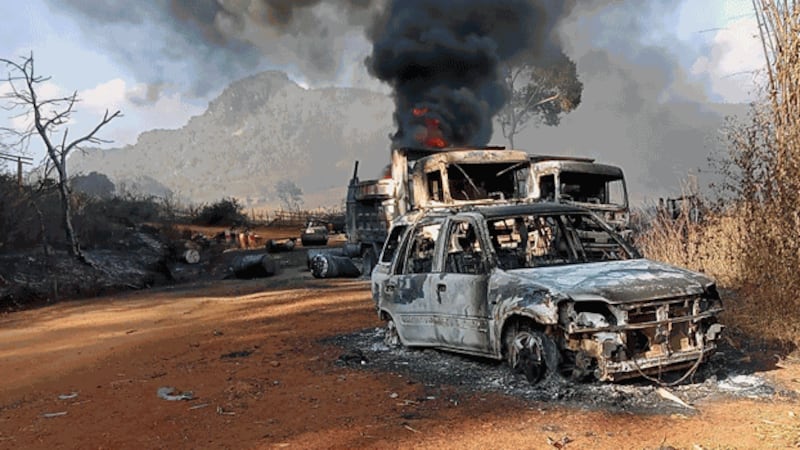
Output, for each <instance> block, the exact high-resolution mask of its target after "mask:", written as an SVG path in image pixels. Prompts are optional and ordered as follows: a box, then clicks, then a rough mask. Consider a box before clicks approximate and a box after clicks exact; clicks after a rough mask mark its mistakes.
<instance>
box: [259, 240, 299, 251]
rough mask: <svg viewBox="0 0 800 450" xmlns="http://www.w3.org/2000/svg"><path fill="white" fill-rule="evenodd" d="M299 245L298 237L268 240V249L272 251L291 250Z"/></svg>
mask: <svg viewBox="0 0 800 450" xmlns="http://www.w3.org/2000/svg"><path fill="white" fill-rule="evenodd" d="M295 246H297V238H294V237H292V238H283V239H270V240H269V241H267V245H266V248H267V251H268V252H270V253H281V252H290V251H292V250H294V248H295Z"/></svg>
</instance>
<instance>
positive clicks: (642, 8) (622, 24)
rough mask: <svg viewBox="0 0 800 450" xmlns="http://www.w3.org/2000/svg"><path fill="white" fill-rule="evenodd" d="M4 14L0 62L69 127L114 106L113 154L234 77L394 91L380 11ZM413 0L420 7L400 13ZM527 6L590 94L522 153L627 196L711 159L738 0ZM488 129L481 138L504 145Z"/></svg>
mask: <svg viewBox="0 0 800 450" xmlns="http://www.w3.org/2000/svg"><path fill="white" fill-rule="evenodd" d="M520 2H521V3H525V2H522V0H520ZM12 3H14V2H3V3H2V4H0V14H2V15H3V16H4V17H7V18H8V20H7V21H6V22H5V23H6V25H7V26H4V27H3V29H2V30H0V55H1V56H3V57H10V58H13V57H15V56H17V55H26V54H28V53H29V52H30V51H34V52H35V55H36V58H37V68H38V71H39V73H41V74H47V75H51V76H53V78H52V80H51V82H50V83H49V84H48V87H47V88H48V90H49V91H50V92H53V93H61V92H71V91H72V90H73V89H78V90H79V91H80V93H81V96H82V97H83V98H84V102H83V103H82V105H81V106H82V107H81V111H80V114H79V115H78V116H76V123H75V124H74V126H76V127H80V126H81V125H84V126H87V125H88V124H91V123H92V122H93V121H94V115H96V114H98V113H101V111H102V110H103V109H105V108H106V107H110V108H115V107H116V108H121V109H123V110H124V111H125V113H126V118H125V120H124V121H118V122H117V123H113V124H112V126H110V127H109V128H108V134H109V135H107V137H110V138H112V139H114V140H116V142H117V145H118V144H120V143H122V144H124V143H131V142H133V141H135V138H136V136H137V135H138V133H140V132H142V131H145V130H148V129H151V128H156V127H177V126H180V125H181V124H182V123H184V122H185V121H186V119H187V118H188V117H190V116H191V115H194V114H199V113H201V112H202V111H203V110H204V108H205V106H206V104H207V102H208V100H210V99H211V98H213V97H214V96H215V95H217V94H218V93H219V92H220V91H221V90H222V89H223V88H224V87H225V86H227V85H228V84H229V83H230V82H231V81H233V80H235V79H239V78H242V77H244V76H247V75H250V74H252V73H255V72H258V71H262V70H265V69H279V70H284V71H286V72H287V73H288V74H289V76H290V78H292V79H293V80H295V81H296V82H298V83H299V84H301V85H302V86H310V87H317V86H328V85H337V86H359V87H367V88H371V89H376V90H380V91H381V92H385V93H387V94H388V93H390V92H391V88H392V87H397V86H396V85H391V84H385V83H381V82H380V81H379V80H377V79H376V78H375V77H374V76H373V75H374V74H376V72H375V71H374V70H373V72H372V74H371V73H370V71H369V70H368V68H367V65H365V63H364V61H365V59H366V58H367V57H368V56H369V55H370V54H372V50H373V48H372V43H371V40H370V37H372V38H376V40H377V38H379V37H380V35H381V34H382V33H377V34H376V32H375V29H374V28H373V29H372V33H371V34H370V33H368V30H369V29H370V24H373V23H375V20H376V17H384V18H385V16H381V13H382V12H385V11H386V8H387V5H389V6H391V5H392V4H393V3H392V2H390V1H389V0H300V1H296V0H295V1H292V0H164V1H161V0H141V1H137V2H118V1H114V0H31V1H28V2H25V3H24V4H22V5H20V4H12ZM411 3H414V4H416V3H417V2H416V1H415V2H403V1H399V2H397V4H398V5H401V7H402V5H404V4H409V5H410V4H411ZM433 3H437V2H433ZM442 3H447V4H451V3H452V4H453V5H456V4H458V5H461V6H464V5H468V4H480V3H481V2H476V1H472V0H471V1H466V0H465V1H464V2H463V3H464V4H463V5H462V4H461V3H462V2H442ZM488 3H499V2H488ZM488 3H487V4H488ZM510 3H515V2H514V1H512V2H510ZM536 4H538V5H546V4H549V5H550V6H551V7H552V6H553V5H558V6H559V7H560V9H561V11H560V12H559V13H557V14H556V15H555V17H557V18H558V22H557V23H554V22H545V23H544V25H543V28H545V29H546V28H548V27H549V26H551V25H552V26H555V27H556V35H557V36H559V37H560V39H559V40H558V42H557V43H558V44H561V45H563V49H564V51H565V52H566V53H567V55H569V56H570V57H571V58H573V59H574V60H575V61H576V63H577V69H578V72H579V75H580V77H581V81H582V82H583V83H584V92H583V100H582V103H581V105H580V106H579V108H578V109H577V110H576V111H574V112H573V113H571V114H569V115H567V116H566V117H565V118H564V119H563V120H562V124H561V126H560V127H558V128H541V127H538V128H537V127H529V128H528V129H527V130H526V131H525V133H524V134H523V135H522V136H520V137H519V138H518V139H517V140H516V143H517V146H518V147H521V148H524V149H525V150H528V151H529V152H535V153H566V152H573V153H581V154H588V155H590V156H596V157H598V158H600V159H603V160H608V161H611V162H614V163H618V164H621V165H623V166H624V167H625V166H631V167H626V169H627V171H628V173H629V174H630V175H629V176H630V178H631V183H632V184H633V186H632V188H633V189H636V190H638V191H639V192H643V191H647V192H652V193H655V192H659V191H660V190H663V189H664V186H668V185H674V184H675V183H676V180H675V178H676V177H678V176H679V174H681V173H683V172H686V170H689V169H692V168H694V167H696V166H697V165H698V164H702V163H703V162H704V161H705V158H706V156H707V154H708V146H707V145H706V143H707V142H709V141H713V140H714V134H715V132H716V131H715V129H713V124H714V123H716V122H717V121H718V119H719V116H720V114H719V113H718V112H716V111H714V109H715V108H716V107H714V106H712V104H716V103H720V102H741V101H746V100H748V99H751V98H752V96H751V95H750V91H751V90H752V87H751V86H752V79H753V70H754V69H756V68H757V67H758V65H759V64H760V62H761V61H760V55H759V54H758V52H759V47H758V45H757V41H755V38H754V33H755V29H754V27H753V18H752V15H751V14H750V10H749V8H750V2H748V1H746V0H709V1H704V2H697V1H694V0H678V1H666V0H656V1H652V2H651V1H647V2H642V1H636V0H591V1H580V2H578V1H570V2H560V1H551V0H548V1H539V2H536ZM564 4H566V5H567V6H569V7H566V6H563V5H564ZM456 6H457V5H456ZM479 6H480V7H482V8H485V7H486V5H482V6H481V5H479ZM456 10H458V11H461V9H458V8H454V9H453V11H451V12H454V11H456ZM453 15H454V16H457V14H453ZM520 17H522V16H520ZM531 18H532V19H534V20H538V19H541V18H540V17H539V16H536V15H534V16H531ZM382 31H386V30H382ZM541 34H542V31H541V29H540V28H535V29H533V30H532V35H534V36H538V37H539V38H540V39H541ZM384 36H385V34H384ZM519 44H520V46H527V45H529V44H530V42H520V43H519ZM535 45H536V43H535V42H534V46H535ZM511 52H512V53H513V51H511ZM500 59H502V58H500ZM383 78H384V79H387V77H383ZM388 78H391V77H388ZM489 85H490V84H489ZM2 89H4V88H3V87H2V86H0V90H2ZM479 90H480V89H479ZM83 114H86V115H83ZM90 114H93V115H90ZM484 125H485V124H484ZM710 127H711V128H710ZM484 129H485V127H484ZM494 131H495V133H494V135H493V136H492V137H491V139H490V141H491V142H492V143H497V144H503V143H504V142H503V137H502V136H500V135H499V133H497V130H494ZM633 189H632V190H633Z"/></svg>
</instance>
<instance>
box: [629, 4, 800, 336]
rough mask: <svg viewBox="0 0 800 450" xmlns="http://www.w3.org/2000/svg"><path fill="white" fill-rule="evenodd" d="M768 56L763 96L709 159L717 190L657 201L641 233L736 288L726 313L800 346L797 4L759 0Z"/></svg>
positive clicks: (664, 253)
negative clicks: (679, 200)
mask: <svg viewBox="0 0 800 450" xmlns="http://www.w3.org/2000/svg"><path fill="white" fill-rule="evenodd" d="M754 4H755V5H756V8H755V10H756V14H757V16H758V20H759V25H760V32H761V39H762V42H763V45H764V54H765V58H766V63H767V64H766V68H765V74H764V75H765V76H764V78H765V79H766V81H765V88H764V94H763V96H762V100H761V101H759V102H756V103H754V104H753V105H752V107H751V111H750V114H749V116H748V117H746V118H743V119H730V120H729V122H728V124H727V127H726V128H725V130H724V138H725V139H726V143H727V146H726V147H727V150H726V152H725V153H724V154H721V155H715V156H714V157H713V158H712V164H713V165H714V167H715V168H716V169H717V171H718V174H719V175H721V181H720V182H719V183H717V184H716V185H715V186H713V187H714V190H713V191H714V198H707V199H705V200H704V201H703V202H701V204H702V205H704V206H702V207H701V208H700V210H702V214H697V204H694V205H690V204H688V203H684V204H683V206H682V207H681V208H679V209H678V210H677V211H676V214H671V213H669V212H667V211H665V210H663V209H661V210H659V209H658V208H656V209H655V212H652V211H651V213H650V214H648V220H646V222H647V223H648V225H647V226H646V227H645V228H644V229H643V230H642V231H641V233H640V235H639V236H638V237H637V243H638V245H639V246H640V247H641V248H642V250H643V252H644V253H645V254H646V255H647V256H648V257H651V258H654V259H658V260H662V261H667V262H670V263H674V264H677V265H681V266H685V267H689V268H692V269H695V270H701V271H704V272H706V273H708V274H710V275H712V276H714V277H716V278H717V280H718V281H719V283H720V285H721V286H723V287H725V288H728V289H733V290H736V291H737V293H738V295H737V297H738V298H737V299H736V300H735V302H731V303H729V308H728V312H727V313H726V315H727V322H728V323H729V325H733V326H735V327H737V328H739V329H741V330H742V331H744V332H745V333H747V334H749V335H751V336H763V337H764V338H767V339H769V340H777V341H780V342H782V343H785V344H790V346H793V347H796V346H797V345H800V297H799V296H798V295H797V293H798V292H800V276H798V272H797V271H798V267H800V239H798V230H800V58H798V55H799V54H800V5H798V4H797V3H795V2H777V1H773V0H759V1H757V2H755V3H754Z"/></svg>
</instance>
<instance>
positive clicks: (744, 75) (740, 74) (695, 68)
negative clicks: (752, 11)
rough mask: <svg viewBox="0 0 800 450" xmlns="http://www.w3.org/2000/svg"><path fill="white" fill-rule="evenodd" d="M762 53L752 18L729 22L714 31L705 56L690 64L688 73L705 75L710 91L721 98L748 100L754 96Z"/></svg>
mask: <svg viewBox="0 0 800 450" xmlns="http://www.w3.org/2000/svg"><path fill="white" fill-rule="evenodd" d="M763 67H764V54H763V51H762V47H761V41H760V40H759V37H758V25H757V23H756V19H755V18H754V17H745V18H740V19H737V20H734V21H731V22H730V23H729V24H728V25H727V26H726V27H724V28H722V29H720V30H718V31H717V32H716V33H715V34H714V38H713V40H712V42H711V45H710V49H709V51H708V53H707V54H706V55H703V56H701V57H700V58H698V59H697V60H696V61H695V62H694V64H693V65H692V69H691V70H692V73H693V74H695V75H698V76H704V77H707V78H708V80H709V82H710V84H711V90H712V91H713V92H714V93H715V94H717V95H718V96H720V97H721V98H722V99H723V101H725V102H730V103H737V102H748V101H752V100H753V99H754V98H755V91H756V87H757V84H756V82H757V81H758V79H759V72H760V71H761V70H762V69H763Z"/></svg>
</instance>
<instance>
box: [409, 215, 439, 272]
mask: <svg viewBox="0 0 800 450" xmlns="http://www.w3.org/2000/svg"><path fill="white" fill-rule="evenodd" d="M440 228H441V223H435V224H428V225H423V226H421V227H419V228H417V229H415V230H414V232H413V235H412V236H411V240H410V244H409V245H410V247H409V249H408V253H407V254H406V259H405V263H404V264H403V267H402V273H404V274H414V273H428V272H430V271H431V270H432V269H433V255H434V249H435V247H436V240H437V238H438V237H439V229H440Z"/></svg>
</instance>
